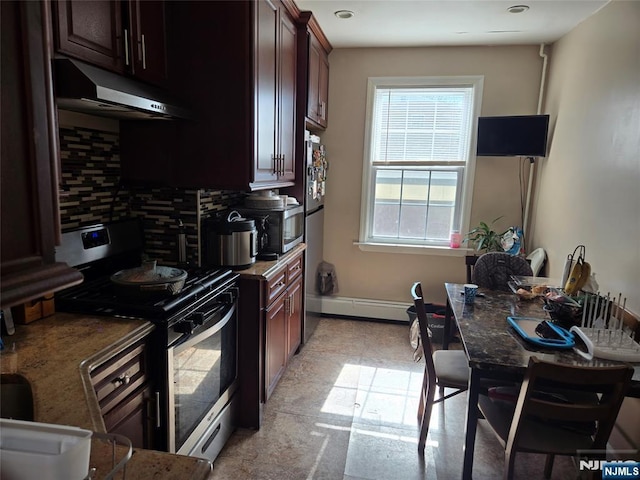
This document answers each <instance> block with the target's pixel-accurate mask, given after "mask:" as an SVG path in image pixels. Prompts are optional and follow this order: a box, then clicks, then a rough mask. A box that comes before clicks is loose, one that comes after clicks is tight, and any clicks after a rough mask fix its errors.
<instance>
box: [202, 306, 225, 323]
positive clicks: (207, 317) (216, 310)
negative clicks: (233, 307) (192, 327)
mask: <svg viewBox="0 0 640 480" xmlns="http://www.w3.org/2000/svg"><path fill="white" fill-rule="evenodd" d="M225 308H227V305H218V306H216V307H215V308H212V309H211V310H208V311H206V312H195V313H196V314H197V315H199V316H200V318H201V319H202V325H204V324H205V323H207V322H208V321H209V320H211V318H212V317H213V316H215V315H217V314H218V313H219V312H221V311H222V310H224V309H225Z"/></svg>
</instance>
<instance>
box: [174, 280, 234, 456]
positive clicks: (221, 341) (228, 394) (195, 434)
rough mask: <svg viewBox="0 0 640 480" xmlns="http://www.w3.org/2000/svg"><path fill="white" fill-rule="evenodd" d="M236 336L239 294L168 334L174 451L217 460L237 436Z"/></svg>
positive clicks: (222, 298)
mask: <svg viewBox="0 0 640 480" xmlns="http://www.w3.org/2000/svg"><path fill="white" fill-rule="evenodd" d="M237 330H238V315H237V289H236V288H232V289H229V290H227V291H225V292H223V293H221V294H220V295H218V296H217V297H215V298H213V299H212V300H211V301H210V302H207V303H205V304H203V305H201V306H199V307H198V308H197V309H196V310H195V311H193V312H191V313H189V314H188V315H187V316H185V318H184V319H182V320H180V321H178V322H177V323H176V324H175V325H173V327H172V328H170V329H169V332H168V348H167V362H168V363H167V365H168V374H169V379H168V407H169V408H168V416H169V421H168V424H167V427H168V432H167V438H168V444H169V451H171V452H175V453H179V454H183V455H191V456H196V457H203V458H207V459H209V460H213V459H215V457H216V456H217V455H218V453H219V452H220V450H221V449H222V447H223V446H224V443H225V441H226V440H227V439H228V437H229V436H230V435H231V433H232V432H233V423H234V422H233V417H234V403H233V400H234V394H235V392H236V390H237V387H238V381H237V378H238V375H237V373H238V342H237V338H238V336H237Z"/></svg>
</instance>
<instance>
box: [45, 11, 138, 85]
mask: <svg viewBox="0 0 640 480" xmlns="http://www.w3.org/2000/svg"><path fill="white" fill-rule="evenodd" d="M53 5H54V6H55V9H56V17H57V18H56V26H57V29H56V30H57V31H56V47H57V49H58V51H59V52H61V53H64V54H67V55H69V56H72V57H76V58H79V59H81V60H85V61H87V62H89V63H92V64H94V65H97V66H100V67H103V68H107V69H109V70H114V71H116V72H123V71H124V68H125V66H124V58H123V53H124V46H123V44H124V39H123V37H122V33H123V30H122V10H121V8H122V3H121V2H120V1H113V0H103V1H91V2H87V1H82V0H64V1H58V2H53Z"/></svg>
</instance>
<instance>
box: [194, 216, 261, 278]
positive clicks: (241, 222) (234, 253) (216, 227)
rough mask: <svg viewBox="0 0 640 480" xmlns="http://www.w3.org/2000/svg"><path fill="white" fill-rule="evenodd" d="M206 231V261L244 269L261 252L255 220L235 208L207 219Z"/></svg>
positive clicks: (211, 263)
mask: <svg viewBox="0 0 640 480" xmlns="http://www.w3.org/2000/svg"><path fill="white" fill-rule="evenodd" d="M204 231H205V262H206V263H207V265H219V266H222V267H231V268H233V269H241V268H246V267H248V266H250V265H251V264H253V263H255V261H256V256H257V255H258V230H257V229H256V223H255V220H252V219H247V218H243V217H242V216H241V215H240V214H239V213H238V212H237V211H235V210H234V211H232V212H230V213H229V214H228V215H226V214H225V215H223V216H221V217H216V218H213V219H211V220H210V221H208V222H207V223H206V224H205V228H204Z"/></svg>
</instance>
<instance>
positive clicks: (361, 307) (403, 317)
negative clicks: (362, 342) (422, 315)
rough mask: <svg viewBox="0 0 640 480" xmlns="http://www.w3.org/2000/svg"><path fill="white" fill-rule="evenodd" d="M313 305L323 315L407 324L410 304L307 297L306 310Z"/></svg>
mask: <svg viewBox="0 0 640 480" xmlns="http://www.w3.org/2000/svg"><path fill="white" fill-rule="evenodd" d="M312 305H313V307H312V308H313V309H314V310H315V311H319V312H321V313H322V314H324V315H337V316H346V317H355V318H362V319H379V320H388V321H393V322H402V323H409V316H408V315H407V308H409V307H410V306H411V304H410V303H399V302H390V301H383V300H370V299H366V298H349V297H322V296H313V298H310V297H307V308H309V307H311V306H312Z"/></svg>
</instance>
